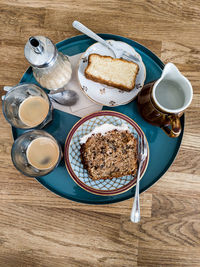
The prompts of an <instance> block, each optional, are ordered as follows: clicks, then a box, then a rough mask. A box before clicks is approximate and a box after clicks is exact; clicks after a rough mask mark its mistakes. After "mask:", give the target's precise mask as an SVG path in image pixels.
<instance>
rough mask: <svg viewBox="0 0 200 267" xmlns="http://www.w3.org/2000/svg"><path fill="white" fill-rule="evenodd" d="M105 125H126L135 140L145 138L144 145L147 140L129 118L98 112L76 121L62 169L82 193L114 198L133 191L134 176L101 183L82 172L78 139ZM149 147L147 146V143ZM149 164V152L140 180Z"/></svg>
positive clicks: (66, 144)
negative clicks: (82, 190)
mask: <svg viewBox="0 0 200 267" xmlns="http://www.w3.org/2000/svg"><path fill="white" fill-rule="evenodd" d="M104 123H110V124H114V125H121V124H123V123H124V124H126V125H128V127H129V129H130V131H131V133H133V134H134V136H135V137H139V138H141V136H144V140H145V142H146V143H147V139H146V137H145V135H144V133H143V131H142V130H141V128H140V127H139V126H138V125H137V124H136V123H135V122H134V121H133V120H131V119H130V118H129V117H127V116H125V115H124V114H121V113H118V112H115V111H99V112H95V113H92V114H90V115H88V116H86V117H84V118H82V119H81V120H79V121H78V122H77V123H76V124H75V125H74V127H73V128H72V129H71V131H70V132H69V135H68V137H67V139H66V143H65V153H64V154H65V165H66V167H67V169H68V172H69V174H70V175H71V177H72V178H73V179H74V181H75V182H76V183H77V184H78V185H79V186H81V187H82V188H83V189H85V190H87V191H89V192H91V193H93V194H98V195H102V196H108V195H116V194H120V193H123V192H125V191H127V190H129V189H130V188H131V187H133V186H134V185H135V183H136V175H135V176H132V175H127V176H123V177H120V178H113V179H101V180H98V181H93V180H92V179H91V178H90V177H89V176H88V172H87V171H86V170H85V169H84V168H83V165H82V163H81V157H80V138H81V137H82V136H84V135H86V134H88V133H89V132H91V131H92V130H93V129H94V128H95V127H96V126H99V125H102V124H104ZM147 146H148V143H147ZM148 161H149V149H148V156H147V159H146V160H145V162H144V164H143V166H142V170H141V176H140V179H141V178H142V176H143V175H144V173H145V170H146V168H147V165H148Z"/></svg>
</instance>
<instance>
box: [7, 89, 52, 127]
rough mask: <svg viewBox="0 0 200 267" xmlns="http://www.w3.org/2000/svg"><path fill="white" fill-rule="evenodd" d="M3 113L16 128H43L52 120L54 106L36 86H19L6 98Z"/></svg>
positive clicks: (11, 90)
mask: <svg viewBox="0 0 200 267" xmlns="http://www.w3.org/2000/svg"><path fill="white" fill-rule="evenodd" d="M3 113H4V116H5V118H6V119H7V121H8V122H9V123H10V124H11V125H12V126H14V127H16V128H21V129H31V128H35V127H37V128H39V129H40V128H43V127H44V126H45V125H46V124H48V123H49V122H50V121H51V120H52V105H51V101H50V99H49V97H48V95H47V94H46V93H45V91H44V90H42V89H41V88H40V87H38V86H37V85H35V84H19V85H17V86H14V87H12V88H11V89H10V90H9V91H8V92H7V94H6V95H5V97H4V101H3Z"/></svg>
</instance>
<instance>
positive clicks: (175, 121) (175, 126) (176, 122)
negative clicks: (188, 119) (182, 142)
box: [160, 116, 182, 137]
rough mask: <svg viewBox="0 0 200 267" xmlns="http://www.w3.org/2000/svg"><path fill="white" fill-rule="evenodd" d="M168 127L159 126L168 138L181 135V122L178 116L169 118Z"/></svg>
mask: <svg viewBox="0 0 200 267" xmlns="http://www.w3.org/2000/svg"><path fill="white" fill-rule="evenodd" d="M169 119H170V125H171V128H170V127H169V125H164V126H160V128H161V129H162V130H163V131H164V132H165V133H166V134H167V135H168V136H169V137H178V136H179V135H180V133H181V129H182V127H181V121H180V118H179V117H178V116H170V117H169Z"/></svg>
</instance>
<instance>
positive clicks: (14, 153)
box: [11, 130, 62, 177]
mask: <svg viewBox="0 0 200 267" xmlns="http://www.w3.org/2000/svg"><path fill="white" fill-rule="evenodd" d="M38 152H39V153H38ZM11 158H12V161H13V164H14V166H15V167H16V169H18V170H19V171H20V172H22V173H23V174H24V175H26V176H30V177H38V176H44V175H46V174H48V173H50V172H51V171H53V170H54V169H55V168H56V167H57V166H58V164H59V163H60V160H61V158H62V150H61V147H60V145H59V143H58V142H57V141H56V139H55V138H54V137H53V136H52V135H51V134H49V133H47V132H45V131H43V130H30V131H27V132H25V133H24V134H22V135H20V137H18V138H17V139H16V140H15V142H14V144H13V146H12V150H11Z"/></svg>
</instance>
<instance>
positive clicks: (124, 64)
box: [85, 54, 139, 91]
mask: <svg viewBox="0 0 200 267" xmlns="http://www.w3.org/2000/svg"><path fill="white" fill-rule="evenodd" d="M138 71H139V67H138V65H137V64H136V63H134V62H132V61H127V60H124V59H121V58H112V57H110V56H101V55H98V54H90V55H89V57H88V66H87V68H86V69H85V76H86V78H88V79H90V80H93V81H95V82H99V83H104V84H106V85H109V86H113V87H116V88H119V89H121V90H124V91H131V90H132V89H133V88H134V87H135V80H136V76H137V73H138Z"/></svg>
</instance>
